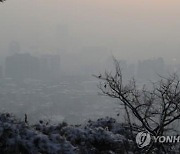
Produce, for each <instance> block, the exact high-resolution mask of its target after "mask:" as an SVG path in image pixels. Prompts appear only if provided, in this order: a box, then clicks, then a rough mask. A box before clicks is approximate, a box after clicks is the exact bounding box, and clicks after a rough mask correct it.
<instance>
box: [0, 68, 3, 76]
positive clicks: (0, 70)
mask: <svg viewBox="0 0 180 154" xmlns="http://www.w3.org/2000/svg"><path fill="white" fill-rule="evenodd" d="M1 78H3V67H2V66H0V79H1Z"/></svg>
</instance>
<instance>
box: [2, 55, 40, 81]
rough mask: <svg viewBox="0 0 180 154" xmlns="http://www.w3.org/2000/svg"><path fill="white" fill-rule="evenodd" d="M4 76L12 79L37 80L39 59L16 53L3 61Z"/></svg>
mask: <svg viewBox="0 0 180 154" xmlns="http://www.w3.org/2000/svg"><path fill="white" fill-rule="evenodd" d="M5 76H6V77H8V78H13V79H26V78H31V79H38V78H39V59H38V58H37V57H34V56H31V55H30V54H28V53H22V54H19V53H16V54H14V55H12V56H8V57H7V58H6V60H5Z"/></svg>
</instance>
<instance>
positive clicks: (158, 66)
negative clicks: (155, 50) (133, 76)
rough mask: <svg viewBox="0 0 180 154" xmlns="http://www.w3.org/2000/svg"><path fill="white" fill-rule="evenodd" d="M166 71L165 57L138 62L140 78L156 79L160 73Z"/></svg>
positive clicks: (138, 75)
mask: <svg viewBox="0 0 180 154" xmlns="http://www.w3.org/2000/svg"><path fill="white" fill-rule="evenodd" d="M164 73H165V64H164V60H163V58H157V59H148V60H144V61H139V62H138V68H137V77H138V79H144V80H156V79H157V77H158V75H164Z"/></svg>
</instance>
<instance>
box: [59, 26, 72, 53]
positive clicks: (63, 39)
mask: <svg viewBox="0 0 180 154" xmlns="http://www.w3.org/2000/svg"><path fill="white" fill-rule="evenodd" d="M56 40H57V44H58V49H60V51H63V52H66V51H67V50H68V49H67V48H68V43H69V29H68V26H67V25H66V24H59V25H57V27H56Z"/></svg>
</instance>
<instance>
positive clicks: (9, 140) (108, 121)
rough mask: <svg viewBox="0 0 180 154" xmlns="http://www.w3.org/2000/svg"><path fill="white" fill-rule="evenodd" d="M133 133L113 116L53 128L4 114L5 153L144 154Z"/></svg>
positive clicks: (0, 121)
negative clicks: (82, 123) (31, 123)
mask: <svg viewBox="0 0 180 154" xmlns="http://www.w3.org/2000/svg"><path fill="white" fill-rule="evenodd" d="M130 134H131V133H130V131H129V129H128V125H126V124H123V123H119V122H117V121H116V120H115V119H113V118H109V117H106V118H102V119H98V120H96V121H91V120H89V121H88V122H87V123H86V124H84V125H68V124H67V123H65V122H63V123H60V124H56V125H52V124H49V123H47V122H44V121H39V123H38V124H35V125H32V126H30V125H29V124H28V123H26V122H24V121H20V120H17V119H16V118H15V117H14V116H13V115H10V114H7V113H6V114H5V113H3V114H0V153H1V154H141V153H144V152H143V151H142V149H138V148H137V146H136V144H135V142H134V141H133V138H134V137H132V136H131V135H130ZM134 135H135V134H134ZM168 146H169V147H170V146H171V145H168ZM157 150H158V149H157ZM151 153H152V152H151ZM153 153H155V151H154V152H153ZM160 153H163V152H162V151H161V152H160ZM169 153H172V154H174V153H175V152H169Z"/></svg>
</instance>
